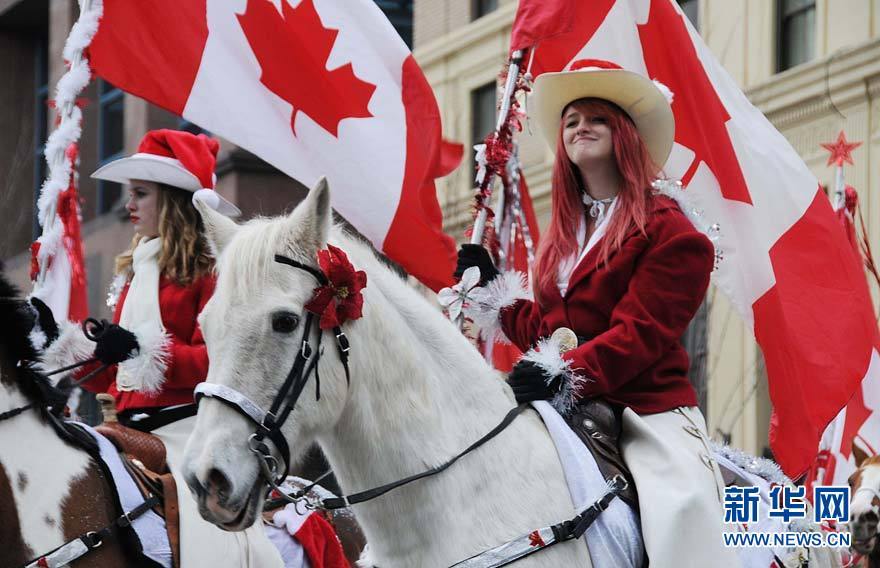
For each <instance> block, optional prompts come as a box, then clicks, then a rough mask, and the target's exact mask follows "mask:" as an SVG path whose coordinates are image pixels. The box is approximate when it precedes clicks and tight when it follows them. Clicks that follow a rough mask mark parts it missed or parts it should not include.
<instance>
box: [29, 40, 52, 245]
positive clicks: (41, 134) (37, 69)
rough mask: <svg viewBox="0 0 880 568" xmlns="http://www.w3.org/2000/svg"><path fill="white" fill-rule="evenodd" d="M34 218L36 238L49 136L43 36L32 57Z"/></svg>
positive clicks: (46, 42)
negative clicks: (39, 201) (34, 86)
mask: <svg viewBox="0 0 880 568" xmlns="http://www.w3.org/2000/svg"><path fill="white" fill-rule="evenodd" d="M34 79H35V81H34V84H35V85H36V89H35V90H34V219H33V223H32V226H33V231H32V233H33V238H34V240H36V239H37V238H38V237H39V236H40V233H41V232H42V229H41V228H40V220H39V214H40V213H39V209H38V207H37V201H38V200H39V199H40V189H41V188H42V187H43V181H45V179H46V174H47V173H48V171H49V170H48V168H47V166H46V157H45V156H44V155H43V152H44V151H45V150H46V139H47V138H49V38H48V37H46V36H43V37H41V38H39V40H38V42H37V53H36V57H35V58H34Z"/></svg>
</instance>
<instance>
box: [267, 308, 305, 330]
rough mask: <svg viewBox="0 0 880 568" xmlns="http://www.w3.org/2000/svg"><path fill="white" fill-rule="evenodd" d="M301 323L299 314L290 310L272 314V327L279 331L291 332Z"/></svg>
mask: <svg viewBox="0 0 880 568" xmlns="http://www.w3.org/2000/svg"><path fill="white" fill-rule="evenodd" d="M298 324H299V316H298V315H296V314H292V313H290V312H278V313H275V314H272V329H274V330H275V331H277V332H278V333H291V332H292V331H293V330H294V329H296V326H297V325H298Z"/></svg>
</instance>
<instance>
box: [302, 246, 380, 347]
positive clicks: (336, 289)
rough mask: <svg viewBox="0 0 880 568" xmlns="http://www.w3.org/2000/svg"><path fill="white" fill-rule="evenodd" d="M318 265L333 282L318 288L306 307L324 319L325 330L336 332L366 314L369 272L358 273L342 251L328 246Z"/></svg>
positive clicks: (320, 251) (323, 251)
mask: <svg viewBox="0 0 880 568" xmlns="http://www.w3.org/2000/svg"><path fill="white" fill-rule="evenodd" d="M318 265H320V267H321V272H323V273H324V276H326V277H327V280H328V281H329V282H328V284H327V285H326V286H318V287H317V288H315V291H314V294H313V295H312V299H311V300H310V301H309V303H308V304H306V306H305V308H306V309H307V310H308V311H310V312H312V313H314V314H316V315H319V316H320V317H321V322H320V326H321V329H332V328H334V327H337V326H340V325H342V324H343V323H345V322H346V321H348V320H356V319H358V318H359V317H361V315H362V309H363V307H364V295H363V294H362V293H361V290H363V289H364V288H365V287H366V285H367V273H366V272H364V271H363V270H357V271H356V270H355V269H354V266H352V264H351V261H350V260H348V257H347V256H346V255H345V252H344V251H343V250H342V249H338V248H336V247H334V246H333V245H327V249H326V250H319V251H318Z"/></svg>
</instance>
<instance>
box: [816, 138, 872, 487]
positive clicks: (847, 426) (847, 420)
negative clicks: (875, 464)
mask: <svg viewBox="0 0 880 568" xmlns="http://www.w3.org/2000/svg"><path fill="white" fill-rule="evenodd" d="M823 146H826V147H827V145H824V144H823ZM830 162H831V160H829V165H830ZM850 163H852V161H851V160H850ZM842 167H843V162H842V161H840V162H839V163H838V171H839V172H840V173H839V177H840V178H841V179H840V183H841V185H843V180H842V177H843V175H842ZM843 195H844V199H843V202H842V203H840V205H839V207H838V209H837V211H836V213H837V218H838V221H839V222H840V224H841V226H842V227H843V229H844V231H845V233H846V235H847V240H848V241H849V243H850V246H852V248H853V252H854V253H855V255H856V257H857V258H858V259H860V260H862V259H863V260H864V262H865V265H866V266H867V267H868V268H869V270H871V271H872V272H874V271H876V267H875V263H874V258H873V255H872V254H871V249H870V246H869V245H868V240H867V239H868V235H867V234H866V231H865V222H864V219H863V218H862V212H861V210H860V207H861V205H860V204H859V202H858V194H857V193H856V190H855V189H854V188H853V187H852V186H849V185H847V186H845V187H844V189H843ZM857 210H858V211H857ZM856 214H858V216H859V221H860V227H861V230H862V232H861V234H859V232H858V231H857V230H856V226H855V216H856ZM863 255H864V256H863ZM874 273H875V274H876V272H874ZM878 453H880V377H878V376H877V375H876V374H869V375H868V376H867V377H865V380H864V381H862V384H861V388H858V389H856V392H855V394H853V397H852V398H851V399H850V400H849V402H848V403H847V405H846V406H845V407H844V408H843V409H842V410H841V411H840V413H839V414H838V415H837V416H836V417H835V418H834V420H833V421H832V422H831V424H829V425H828V428H826V429H825V433H824V434H823V435H822V439H821V441H820V442H819V454H818V455H817V456H816V459H815V461H814V462H813V464H812V466H811V467H810V471H809V474H808V475H807V480H806V483H805V485H806V486H807V495H812V487H813V485H846V484H847V480H848V479H849V476H850V475H852V474H853V473H854V472H855V470H856V469H858V466H859V465H861V462H862V461H863V460H864V459H865V458H867V457H870V456H875V455H877V454H878Z"/></svg>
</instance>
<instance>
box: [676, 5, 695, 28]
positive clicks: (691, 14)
mask: <svg viewBox="0 0 880 568" xmlns="http://www.w3.org/2000/svg"><path fill="white" fill-rule="evenodd" d="M678 5H679V6H681V11H682V12H684V15H685V16H687V19H688V20H690V22H691V25H692V26H694V29H696V30H697V31H700V5H699V0H678Z"/></svg>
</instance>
